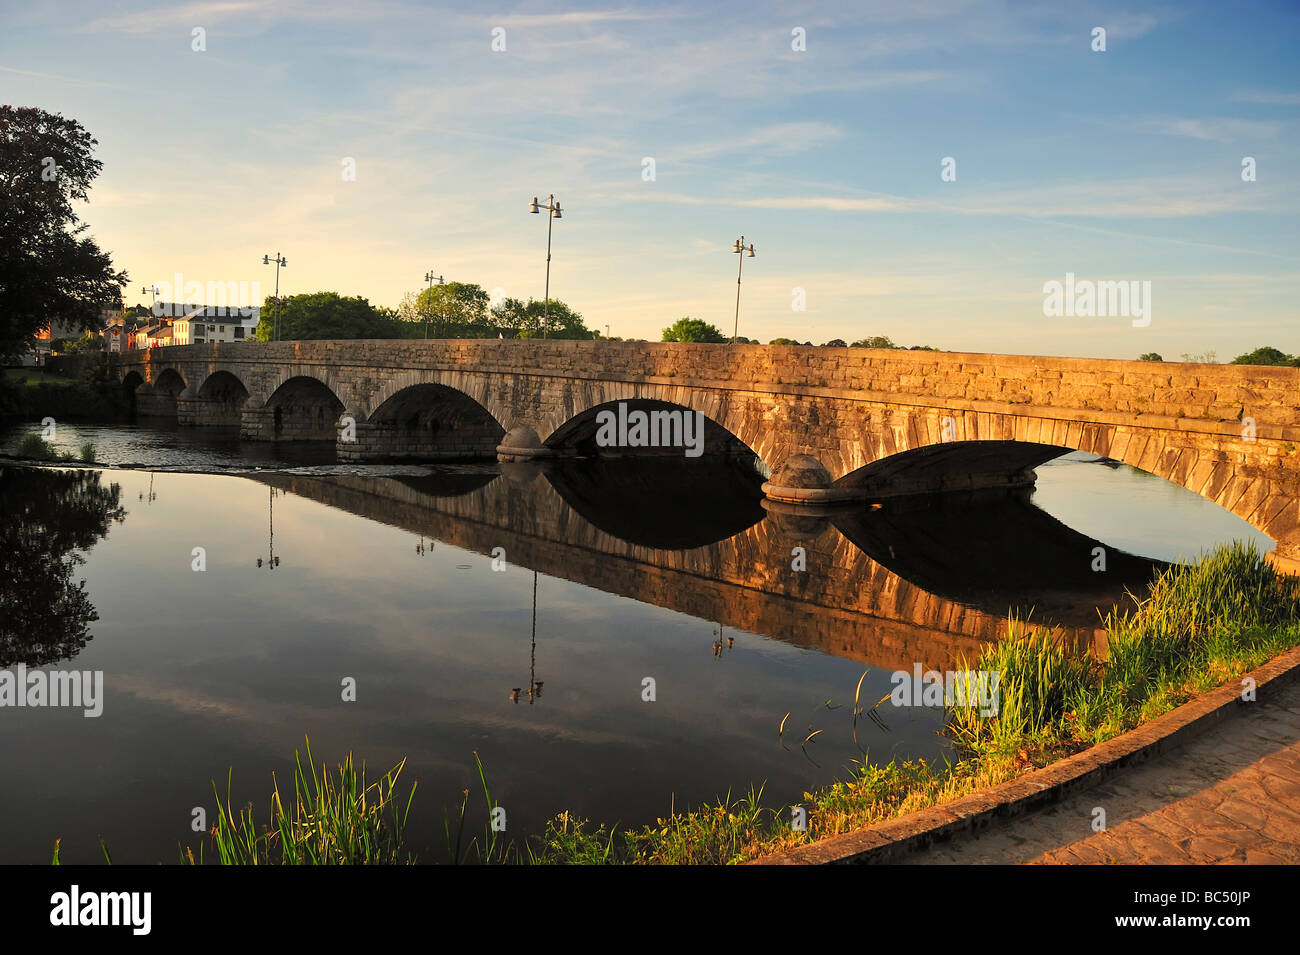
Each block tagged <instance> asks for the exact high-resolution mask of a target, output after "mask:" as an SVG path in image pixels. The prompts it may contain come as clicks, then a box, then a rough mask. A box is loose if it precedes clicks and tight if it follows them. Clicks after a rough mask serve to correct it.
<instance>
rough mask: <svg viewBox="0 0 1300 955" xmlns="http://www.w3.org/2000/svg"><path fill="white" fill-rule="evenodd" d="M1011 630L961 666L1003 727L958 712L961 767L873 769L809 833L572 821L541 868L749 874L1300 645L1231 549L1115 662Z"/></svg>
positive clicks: (723, 824) (1150, 599) (1098, 739)
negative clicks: (988, 698) (629, 827)
mask: <svg viewBox="0 0 1300 955" xmlns="http://www.w3.org/2000/svg"><path fill="white" fill-rule="evenodd" d="M1008 629H1009V633H1008V636H1007V638H1006V639H1005V640H1003V641H1002V642H1000V643H998V644H995V645H992V646H990V647H988V648H987V649H986V650H985V651H984V652H983V653H981V654H980V656H979V658H978V660H976V661H975V662H974V663H972V664H969V665H963V668H965V669H971V670H976V671H984V672H986V673H993V672H996V673H999V674H1000V676H1001V679H1000V690H1001V707H1000V710H999V712H998V714H997V716H996V717H992V718H990V717H986V716H983V715H982V714H981V712H980V707H979V703H978V701H973V702H971V703H966V704H964V705H963V704H962V703H961V702H959V703H958V704H957V705H954V706H952V707H950V709H949V710H948V718H947V720H946V723H945V727H944V733H945V735H946V736H948V738H949V739H950V740H952V742H953V744H954V748H955V750H956V752H957V753H958V755H959V758H958V759H957V760H956V761H955V762H953V763H951V764H948V765H941V766H940V765H934V764H927V763H926V762H925V761H924V760H917V761H904V762H897V761H895V762H891V763H889V764H888V765H885V766H869V765H863V766H862V768H861V769H860V770H859V771H858V772H857V773H856V774H855V775H853V776H852V777H850V778H847V779H845V780H843V781H841V782H837V783H835V784H833V785H831V786H829V787H826V788H824V789H821V790H819V791H816V792H812V793H807V794H806V795H805V799H804V801H803V804H802V805H801V807H799V808H801V809H802V810H803V813H800V814H799V818H800V819H801V820H804V821H805V825H804V828H803V830H802V831H800V830H798V829H797V828H796V827H795V826H792V824H791V817H790V815H789V814H788V813H781V812H777V811H774V810H767V809H761V808H759V807H758V806H757V805H756V802H755V800H754V799H752V798H745V799H742V800H738V801H737V800H722V801H720V802H719V803H717V804H716V805H711V806H702V807H700V808H699V809H696V810H692V811H688V812H683V813H679V814H676V815H674V816H672V817H671V818H667V819H661V820H658V822H657V824H656V825H654V826H645V827H642V828H641V829H638V830H633V831H628V832H620V831H617V830H614V829H611V828H608V827H605V826H592V824H591V823H589V822H587V821H586V820H578V819H570V818H568V817H565V816H561V817H558V818H557V819H556V820H554V821H553V822H552V823H551V824H550V825H549V826H548V829H547V832H546V833H545V834H544V835H543V836H542V843H543V845H542V851H541V853H540V855H541V857H542V858H543V859H544V860H545V861H548V862H577V861H594V859H595V857H596V855H597V853H596V850H597V849H599V850H601V854H603V856H604V857H605V859H603V860H602V861H620V862H632V863H669V864H676V863H714V864H717V863H735V862H746V861H751V860H755V859H759V858H762V857H765V856H770V855H773V854H776V853H780V852H784V851H787V850H790V849H795V848H797V847H802V846H807V845H809V844H812V843H816V842H818V841H820V840H824V839H829V838H832V837H835V836H840V835H843V834H845V833H849V832H853V831H856V830H861V829H865V828H866V827H869V826H872V825H875V824H877V823H879V822H882V821H884V820H887V819H894V818H898V817H901V816H905V815H907V814H909V813H913V812H916V811H918V810H922V809H927V808H930V807H934V806H942V805H944V804H946V803H950V802H953V801H954V800H957V799H959V798H961V797H964V796H968V795H971V794H974V793H979V792H982V791H984V790H987V789H990V788H991V787H993V786H996V785H998V784H1001V783H1005V782H1007V781H1009V780H1012V779H1016V778H1018V777H1020V776H1022V775H1025V774H1028V773H1031V772H1033V771H1034V770H1036V769H1038V768H1041V767H1044V766H1048V765H1050V764H1053V763H1056V762H1057V761H1058V760H1061V759H1062V758H1065V757H1069V756H1071V755H1073V754H1075V753H1080V752H1083V751H1085V750H1087V749H1089V748H1091V747H1093V746H1096V745H1097V744H1101V743H1104V742H1106V741H1108V740H1112V739H1115V738H1116V737H1118V736H1120V735H1122V734H1124V733H1126V732H1128V731H1129V730H1132V729H1134V728H1135V727H1137V726H1140V725H1143V724H1146V723H1149V722H1150V721H1152V720H1154V719H1156V718H1157V717H1160V716H1162V715H1163V714H1165V713H1168V712H1170V711H1171V710H1173V709H1174V708H1176V707H1178V706H1180V705H1181V704H1183V703H1185V702H1187V701H1188V700H1191V699H1193V698H1194V697H1197V696H1199V695H1201V694H1204V693H1207V692H1208V691H1210V690H1213V689H1215V688H1216V687H1222V686H1226V685H1228V684H1232V683H1236V682H1239V681H1240V679H1241V677H1242V676H1243V675H1244V674H1246V673H1247V672H1249V671H1250V670H1252V669H1254V668H1256V667H1258V666H1260V665H1262V664H1264V663H1266V662H1267V661H1269V660H1271V659H1272V658H1274V657H1276V656H1277V655H1278V654H1281V653H1283V652H1284V651H1286V650H1289V649H1291V648H1293V647H1295V646H1297V645H1300V582H1298V581H1297V578H1294V577H1286V576H1282V575H1279V574H1278V573H1277V572H1276V571H1275V570H1274V569H1273V567H1272V566H1271V565H1270V564H1269V562H1268V561H1267V560H1265V559H1264V557H1263V556H1261V555H1260V554H1259V553H1258V552H1257V551H1255V550H1254V548H1252V547H1246V546H1241V545H1233V546H1230V547H1223V548H1220V549H1218V550H1217V551H1215V552H1213V553H1212V554H1210V555H1207V556H1206V557H1204V558H1202V559H1200V560H1198V561H1197V562H1195V563H1193V564H1188V565H1180V566H1175V567H1171V568H1170V569H1169V570H1167V571H1166V572H1165V573H1163V574H1162V575H1161V576H1160V577H1158V578H1157V579H1156V580H1155V581H1154V582H1153V583H1152V585H1151V589H1150V594H1149V595H1148V596H1147V598H1146V599H1145V600H1143V601H1142V602H1141V603H1140V604H1139V605H1138V607H1137V608H1136V609H1134V610H1133V611H1131V612H1129V613H1126V614H1123V615H1111V616H1110V617H1109V618H1108V619H1107V620H1106V630H1107V633H1108V640H1107V644H1108V649H1107V652H1106V655H1105V658H1104V659H1101V658H1099V657H1098V656H1097V655H1094V654H1093V653H1091V652H1089V653H1078V652H1075V651H1073V650H1070V649H1068V648H1065V647H1062V646H1060V645H1058V644H1057V642H1056V641H1055V640H1053V639H1052V635H1051V634H1050V633H1049V632H1046V631H1043V630H1039V629H1036V628H1032V627H1027V626H1024V625H1023V624H1021V623H1019V622H1018V621H1015V620H1012V621H1010V622H1009V628H1008ZM882 702H884V701H882ZM877 705H879V704H877ZM862 709H863V710H864V712H865V711H866V709H865V707H863V708H862ZM873 709H874V708H873Z"/></svg>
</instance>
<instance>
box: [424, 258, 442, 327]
mask: <svg viewBox="0 0 1300 955" xmlns="http://www.w3.org/2000/svg"><path fill="white" fill-rule="evenodd" d="M434 279H437V280H438V284H439V285H441V284H442V276H441V275H434V274H433V269H429V271H427V272H425V273H424V280H425V281H426V282H428V283H429V288H433V280H434ZM424 337H425V339H428V337H429V313H428V312H425V313H424Z"/></svg>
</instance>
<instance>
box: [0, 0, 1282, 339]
mask: <svg viewBox="0 0 1300 955" xmlns="http://www.w3.org/2000/svg"><path fill="white" fill-rule="evenodd" d="M466 7H467V9H466V8H464V7H463V8H461V9H457V8H455V7H451V6H445V5H435V4H415V3H400V4H399V3H392V2H384V0H379V2H348V3H338V2H335V0H315V2H306V0H302V2H300V0H288V2H259V0H219V2H196V3H179V4H167V5H159V4H157V3H156V2H144V3H132V2H123V3H110V2H97V3H57V2H56V3H43V4H36V5H33V4H30V3H27V2H21V3H14V2H10V0H3V2H2V3H0V11H3V12H2V13H0V20H2V22H3V24H4V27H3V30H0V101H3V102H6V103H12V104H16V105H32V106H40V107H43V108H45V109H49V110H53V111H57V112H60V113H62V114H64V115H66V116H71V117H73V118H76V119H78V120H79V121H81V122H82V123H83V124H84V125H85V126H86V127H87V128H88V129H89V130H90V131H91V133H92V135H94V136H95V137H96V138H97V139H98V140H99V143H100V146H99V156H100V158H101V159H102V160H103V162H104V173H103V176H102V177H101V179H100V180H99V182H98V183H97V185H96V188H95V189H94V191H93V192H92V194H91V201H90V203H89V205H88V206H87V207H86V209H85V210H84V217H85V219H86V221H88V222H89V223H90V225H91V230H92V232H93V234H94V235H95V236H96V237H97V238H98V239H99V240H100V242H101V244H102V245H104V246H105V247H107V248H108V249H110V250H111V251H112V252H113V254H114V258H115V261H116V262H117V263H118V265H119V266H120V267H122V268H125V269H127V270H128V271H129V272H130V275H131V279H132V285H131V289H130V294H129V295H128V301H132V302H134V301H139V300H145V298H144V297H143V296H141V295H140V294H139V290H140V286H141V285H142V284H145V283H149V282H155V281H170V280H171V278H172V276H173V275H174V274H175V273H177V272H179V273H181V274H182V275H183V276H184V277H185V279H186V280H196V281H199V282H202V283H207V282H232V281H233V282H249V283H252V282H260V283H261V291H262V293H263V294H269V293H270V291H271V289H272V284H273V281H274V276H273V270H272V269H270V268H267V267H264V266H262V265H261V257H262V255H263V254H264V253H273V252H276V251H281V252H283V253H284V254H285V255H286V256H287V258H288V260H289V266H288V268H287V269H286V270H285V272H284V273H282V291H284V292H286V293H296V292H303V291H315V290H318V289H333V290H337V291H339V292H341V293H343V294H356V295H364V296H366V297H367V298H369V299H370V300H371V301H372V302H374V303H376V304H384V305H393V306H395V305H396V304H397V303H398V302H399V300H400V299H401V297H402V296H403V294H405V293H406V292H409V291H415V290H418V289H419V288H420V287H421V285H422V276H423V275H424V273H425V272H426V271H427V270H429V269H430V268H432V269H433V270H434V271H435V272H440V273H442V274H444V275H445V276H446V277H447V278H448V279H449V280H451V279H455V280H460V281H468V282H477V283H478V284H480V285H482V286H483V287H484V288H487V289H498V290H501V291H502V292H503V293H504V294H507V295H511V296H515V297H519V298H525V299H526V298H528V297H530V296H532V297H536V298H541V297H542V291H543V281H544V277H545V274H544V268H545V243H546V236H545V231H546V222H545V220H544V218H543V217H541V216H530V215H528V214H527V202H528V200H529V199H530V198H531V197H532V196H534V195H541V196H542V197H543V198H544V197H545V195H546V194H547V193H550V192H553V193H555V195H556V196H557V198H558V199H559V200H560V202H561V203H562V205H563V207H564V209H565V215H564V218H563V219H561V220H559V221H557V222H555V223H554V226H555V234H554V259H553V262H552V272H551V290H552V294H553V295H554V296H555V297H557V298H560V299H563V300H564V301H566V302H568V303H569V304H570V305H572V306H573V307H575V308H576V309H578V310H579V311H580V312H581V313H582V314H583V315H584V317H585V319H586V321H587V323H588V324H589V325H590V326H592V327H596V328H601V329H602V330H603V327H604V326H605V325H608V326H609V327H610V333H611V334H613V335H621V336H627V337H643V338H649V339H658V338H659V333H660V331H661V329H662V328H663V327H665V326H666V325H669V324H671V323H672V322H673V321H674V320H675V319H677V318H678V317H680V316H682V315H693V316H696V317H700V318H703V319H706V320H708V321H711V322H713V323H715V324H717V325H718V326H720V327H722V328H723V329H725V330H727V331H728V332H729V331H730V329H731V325H732V317H733V310H734V307H735V291H736V285H735V270H736V257H735V256H734V255H733V254H732V253H731V251H730V247H731V243H732V240H734V239H735V238H737V237H738V236H739V235H741V234H742V233H743V234H744V235H745V237H746V240H747V241H753V242H754V243H755V245H756V250H757V255H756V257H755V258H753V259H746V260H745V274H744V284H743V288H742V297H741V316H740V333H741V334H742V335H748V336H751V337H754V338H758V339H760V340H762V341H768V340H769V339H771V338H774V337H777V336H788V337H797V338H798V339H800V340H812V341H814V342H817V343H820V342H824V341H826V340H829V339H832V338H844V339H846V340H848V341H852V340H854V339H856V338H862V337H865V336H868V335H888V336H890V337H892V338H893V339H894V340H895V341H897V342H900V343H903V344H913V343H926V344H932V345H936V346H938V347H940V348H944V349H947V350H954V351H989V352H1011V353H1037V354H1054V355H1081V356H1103V357H1117V358H1132V357H1136V356H1137V355H1138V354H1140V353H1143V352H1147V351H1157V352H1160V353H1161V354H1163V355H1164V356H1165V358H1166V359H1176V358H1177V357H1178V356H1179V355H1180V354H1181V353H1185V352H1187V353H1201V352H1204V351H1207V350H1214V351H1216V352H1217V354H1218V357H1219V359H1220V360H1226V359H1229V358H1231V357H1232V356H1233V355H1235V354H1238V353H1240V352H1242V351H1246V350H1249V349H1251V348H1253V347H1255V346H1257V345H1261V344H1273V345H1276V346H1277V347H1280V348H1282V349H1283V350H1285V351H1288V352H1292V353H1295V352H1300V331H1298V329H1300V321H1298V320H1297V318H1298V314H1297V313H1298V306H1297V302H1298V301H1300V270H1298V268H1297V261H1300V215H1297V213H1300V172H1298V171H1297V162H1296V154H1297V149H1296V147H1297V143H1298V139H1300V137H1298V135H1297V132H1298V130H1300V69H1298V68H1297V67H1296V65H1295V63H1296V62H1297V58H1296V57H1295V55H1294V49H1295V46H1296V41H1297V39H1298V38H1300V6H1297V5H1296V4H1293V3H1280V2H1279V3H1251V2H1241V3H1233V4H1214V3H1169V4H1151V5H1146V6H1131V5H1120V6H1116V5H1110V4H1092V3H1087V2H1081V3H1070V4H1056V3H1043V4H1019V3H973V2H969V3H968V2H956V0H914V2H904V0H897V2H894V0H891V2H885V3H872V2H863V3H852V4H848V3H846V4H818V5H807V6H801V5H797V4H790V3H773V4H767V3H762V2H759V3H747V4H744V5H743V6H742V5H736V4H727V5H721V4H680V5H674V4H671V3H667V4H639V5H638V4H630V3H629V4H614V3H608V4H595V3H593V4H582V3H575V4H563V5H559V4H541V3H514V4H512V3H502V4H492V3H476V4H473V5H466ZM796 27H801V28H803V30H804V32H805V35H806V49H805V50H802V51H796V50H794V49H792V31H793V30H794V29H795V28H796ZM1095 27H1103V28H1105V29H1106V31H1107V33H1106V47H1107V48H1106V51H1105V52H1095V51H1094V50H1093V49H1092V44H1093V39H1092V31H1093V29H1094V28H1095ZM196 28H201V29H202V30H203V31H204V40H205V45H206V49H205V50H203V51H195V50H193V49H192V45H193V32H194V30H195V29H196ZM496 28H501V29H503V30H504V37H505V50H503V51H493V49H492V42H493V31H494V29H496ZM1246 156H1250V157H1254V159H1255V161H1256V168H1257V179H1256V181H1254V182H1243V181H1242V176H1241V168H1242V167H1241V163H1242V159H1243V157H1246ZM345 157H351V158H352V159H354V160H355V164H356V181H354V182H349V181H344V180H343V176H342V167H343V161H344V159H345ZM646 157H652V158H653V159H654V160H655V179H654V180H653V181H646V180H645V179H643V175H642V170H643V159H645V158H646ZM944 157H953V158H954V159H955V160H956V174H957V175H956V180H955V181H952V182H943V181H941V179H940V170H941V161H942V159H943V158H944ZM1067 272H1073V273H1075V275H1076V276H1078V277H1079V278H1081V279H1092V280H1098V281H1118V280H1142V281H1150V282H1151V283H1152V284H1151V289H1152V292H1151V295H1152V302H1151V319H1152V320H1151V322H1150V324H1149V325H1148V326H1146V327H1133V325H1132V323H1131V322H1130V321H1129V320H1127V319H1125V318H1117V317H1090V318H1082V317H1047V316H1045V315H1044V310H1043V300H1044V293H1043V285H1044V283H1045V282H1048V281H1052V280H1057V281H1063V280H1064V277H1065V274H1066V273H1067ZM796 288H801V289H804V290H805V294H806V302H807V309H806V311H795V310H794V309H793V308H792V302H793V300H794V294H793V290H794V289H796ZM239 304H244V303H242V302H241V303H239Z"/></svg>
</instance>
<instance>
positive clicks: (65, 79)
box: [0, 66, 127, 90]
mask: <svg viewBox="0 0 1300 955" xmlns="http://www.w3.org/2000/svg"><path fill="white" fill-rule="evenodd" d="M0 72H5V73H14V74H16V75H18V76H31V77H35V78H36V79H38V80H57V81H59V82H60V83H72V84H73V85H75V86H95V87H99V88H101V89H119V90H120V89H127V87H126V86H125V85H124V84H122V83H106V82H104V81H102V80H85V79H81V78H80V77H76V76H61V75H59V74H58V73H38V72H36V71H35V70H20V69H17V68H15V67H12V66H0Z"/></svg>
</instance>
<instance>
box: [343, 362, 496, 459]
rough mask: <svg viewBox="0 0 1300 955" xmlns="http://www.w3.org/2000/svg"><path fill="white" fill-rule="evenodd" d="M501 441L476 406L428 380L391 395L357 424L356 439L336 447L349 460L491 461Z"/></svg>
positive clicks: (491, 422)
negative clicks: (482, 459) (448, 459)
mask: <svg viewBox="0 0 1300 955" xmlns="http://www.w3.org/2000/svg"><path fill="white" fill-rule="evenodd" d="M504 436H505V429H504V428H503V427H502V426H501V423H500V422H499V421H497V419H496V418H495V417H494V416H493V415H492V413H491V412H490V411H488V410H487V409H486V408H484V407H483V405H481V404H480V403H479V402H477V401H475V400H474V399H473V398H472V397H470V396H469V395H467V394H466V393H465V392H463V391H459V390H457V389H456V388H452V387H450V386H448V385H444V384H440V383H437V382H431V381H427V382H420V383H418V384H410V385H407V386H406V387H404V388H401V389H399V390H396V391H394V392H393V393H392V394H390V395H389V396H388V397H387V398H386V399H384V400H383V401H382V402H380V403H379V404H377V405H376V407H375V409H374V410H373V411H371V412H370V414H369V415H368V416H367V417H366V420H365V421H364V422H359V423H357V425H356V435H355V438H356V440H355V441H352V442H348V441H342V440H341V441H340V445H339V446H340V449H341V450H343V451H344V453H343V457H344V458H348V459H351V458H354V457H355V458H360V457H364V458H368V459H374V458H377V457H387V458H413V459H421V460H430V459H437V458H462V459H464V458H493V457H495V456H496V449H497V446H498V445H499V444H500V443H501V439H502V438H503V437H504ZM349 444H351V445H355V447H351V448H347V447H345V445H349Z"/></svg>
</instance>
